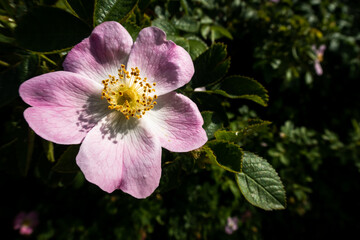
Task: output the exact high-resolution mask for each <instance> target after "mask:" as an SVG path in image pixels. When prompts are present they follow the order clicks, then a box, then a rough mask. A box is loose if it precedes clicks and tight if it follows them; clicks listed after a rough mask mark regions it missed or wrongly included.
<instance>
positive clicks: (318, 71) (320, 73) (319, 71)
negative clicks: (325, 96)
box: [314, 61, 323, 76]
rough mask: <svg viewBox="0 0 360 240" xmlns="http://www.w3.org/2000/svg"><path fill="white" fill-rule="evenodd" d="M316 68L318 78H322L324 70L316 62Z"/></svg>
mask: <svg viewBox="0 0 360 240" xmlns="http://www.w3.org/2000/svg"><path fill="white" fill-rule="evenodd" d="M314 68H315V72H316V74H317V75H318V76H321V75H322V74H323V69H322V67H321V64H320V62H319V61H315V63H314Z"/></svg>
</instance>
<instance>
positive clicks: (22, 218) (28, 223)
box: [14, 211, 39, 235]
mask: <svg viewBox="0 0 360 240" xmlns="http://www.w3.org/2000/svg"><path fill="white" fill-rule="evenodd" d="M38 224H39V220H38V214H37V212H34V211H33V212H29V213H25V212H20V213H19V214H18V215H16V217H15V220H14V229H15V230H18V229H19V232H20V234H21V235H31V234H32V232H33V231H34V228H35V227H36V226H37V225H38Z"/></svg>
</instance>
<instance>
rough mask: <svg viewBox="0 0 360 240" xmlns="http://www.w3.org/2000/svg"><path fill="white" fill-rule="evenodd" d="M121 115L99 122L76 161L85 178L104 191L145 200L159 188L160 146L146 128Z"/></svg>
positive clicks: (117, 114)
mask: <svg viewBox="0 0 360 240" xmlns="http://www.w3.org/2000/svg"><path fill="white" fill-rule="evenodd" d="M144 123H145V122H144V121H142V122H140V121H137V120H135V119H130V120H126V119H125V117H124V116H123V115H122V114H121V113H118V112H114V113H112V114H111V115H109V116H107V117H106V118H104V119H103V121H102V122H99V124H98V125H96V126H95V127H94V128H93V129H92V130H91V131H90V132H89V133H88V134H87V136H86V137H85V139H84V141H83V143H82V145H81V147H80V151H79V154H78V156H77V157H76V161H77V164H78V166H79V167H80V169H81V171H82V172H83V173H84V175H85V178H86V179H87V180H88V181H89V182H92V183H94V184H96V185H98V186H99V187H100V188H101V189H103V190H104V191H107V192H109V193H110V192H112V191H114V190H115V189H121V190H122V191H124V192H126V193H128V194H130V195H132V196H134V197H136V198H146V197H148V196H149V195H150V194H151V193H153V192H154V190H155V189H156V188H157V186H158V185H159V181H160V176H161V146H160V144H159V143H158V140H157V139H156V138H154V137H153V136H152V135H151V132H149V131H148V130H147V129H148V128H149V127H148V126H146V125H144Z"/></svg>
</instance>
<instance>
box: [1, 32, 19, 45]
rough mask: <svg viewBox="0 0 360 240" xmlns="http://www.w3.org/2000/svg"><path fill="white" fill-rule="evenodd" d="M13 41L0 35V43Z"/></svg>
mask: <svg viewBox="0 0 360 240" xmlns="http://www.w3.org/2000/svg"><path fill="white" fill-rule="evenodd" d="M14 41H15V39H14V38H12V37H8V36H5V35H4V34H1V33H0V43H13V42H14Z"/></svg>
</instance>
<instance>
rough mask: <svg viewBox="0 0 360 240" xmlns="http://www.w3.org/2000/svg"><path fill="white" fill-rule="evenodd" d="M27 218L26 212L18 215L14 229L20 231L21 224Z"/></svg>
mask: <svg viewBox="0 0 360 240" xmlns="http://www.w3.org/2000/svg"><path fill="white" fill-rule="evenodd" d="M25 217H26V213H25V212H20V213H19V214H18V215H16V217H15V219H14V229H15V230H16V229H20V227H21V224H22V223H23V222H24V219H25Z"/></svg>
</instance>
